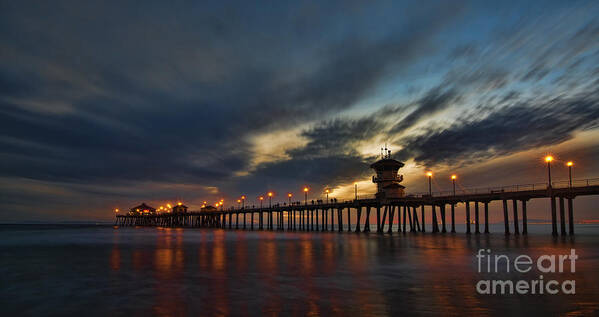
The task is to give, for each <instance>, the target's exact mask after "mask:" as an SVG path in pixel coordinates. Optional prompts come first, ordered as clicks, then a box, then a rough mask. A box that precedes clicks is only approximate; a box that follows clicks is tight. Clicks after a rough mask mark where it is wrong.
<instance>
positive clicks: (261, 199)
mask: <svg viewBox="0 0 599 317" xmlns="http://www.w3.org/2000/svg"><path fill="white" fill-rule="evenodd" d="M259 199H260V209H262V201H263V200H264V197H262V196H260V198H259Z"/></svg>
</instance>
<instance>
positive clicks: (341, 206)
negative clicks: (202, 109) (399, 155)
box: [115, 151, 599, 236]
mask: <svg viewBox="0 0 599 317" xmlns="http://www.w3.org/2000/svg"><path fill="white" fill-rule="evenodd" d="M548 163H550V162H549V161H548ZM569 166H570V165H569ZM401 167H403V163H401V162H399V161H396V160H394V159H392V158H391V155H390V151H389V153H384V154H383V155H382V158H381V159H380V160H379V161H377V162H375V163H374V164H372V165H371V168H373V169H374V170H375V172H376V176H373V179H372V180H373V182H374V183H376V184H377V193H376V195H375V197H374V198H371V199H354V200H351V201H342V202H338V201H337V200H336V199H335V200H332V201H331V200H328V198H327V201H318V202H317V203H312V204H309V203H308V201H307V199H306V201H305V203H304V204H301V203H299V202H298V203H290V204H286V203H284V204H282V205H281V204H276V205H274V206H272V205H269V206H266V207H259V208H256V207H251V208H247V207H240V208H233V209H229V210H222V209H221V210H218V209H216V208H206V210H203V211H189V212H187V211H186V212H171V213H162V214H130V215H117V216H116V223H115V224H116V225H119V226H162V227H200V228H223V229H244V230H281V231H285V230H286V231H338V232H343V231H353V232H370V230H371V226H370V216H371V214H372V213H374V214H375V216H376V232H378V233H392V232H394V230H395V232H404V233H407V232H426V231H427V230H430V231H431V232H433V233H437V232H440V233H445V232H451V233H455V232H456V217H455V208H456V206H457V205H458V204H464V205H465V218H466V219H464V222H462V223H465V224H466V233H467V234H471V233H474V234H481V233H482V234H487V233H489V204H490V203H491V202H493V201H499V202H501V203H502V206H503V220H504V232H505V234H510V233H513V234H527V233H528V223H527V221H528V219H527V202H528V201H529V200H531V199H548V200H549V206H550V208H549V210H550V213H551V224H552V227H551V228H552V234H553V235H554V236H557V235H559V234H561V235H568V234H569V235H573V234H574V209H573V200H574V199H575V198H576V197H577V196H586V195H599V178H597V179H584V180H571V179H570V180H569V181H565V182H551V183H550V182H547V183H538V184H526V185H512V186H503V187H493V188H476V189H464V190H458V191H456V190H455V186H454V190H453V191H446V192H432V191H431V189H430V179H431V177H432V174H429V175H428V176H429V192H428V193H420V194H407V195H406V194H405V192H404V191H405V187H404V186H402V185H401V184H400V183H401V181H402V180H403V176H402V175H399V174H398V170H399V169H400V168H401ZM452 179H454V180H455V178H452ZM454 184H455V183H454ZM566 207H567V219H566ZM558 208H559V221H558ZM510 209H511V213H510ZM427 213H429V214H430V215H431V217H430V219H431V223H430V224H426V222H425V219H426V218H425V214H427ZM510 214H511V216H510ZM352 215H355V217H352ZM396 215H397V222H396V223H397V226H396V227H395V228H394V222H395V216H396ZM352 218H354V219H355V220H356V221H355V223H352V222H351V220H352ZM240 219H241V220H240ZM483 220H484V222H483ZM256 221H257V223H256ZM481 222H482V223H481ZM510 223H511V226H510ZM558 223H559V228H558ZM520 224H521V225H522V227H520ZM566 224H567V225H566ZM427 225H428V228H427ZM558 229H559V230H558Z"/></svg>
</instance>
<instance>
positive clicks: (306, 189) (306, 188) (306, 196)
mask: <svg viewBox="0 0 599 317" xmlns="http://www.w3.org/2000/svg"><path fill="white" fill-rule="evenodd" d="M308 190H309V189H308V187H304V195H305V200H306V205H308Z"/></svg>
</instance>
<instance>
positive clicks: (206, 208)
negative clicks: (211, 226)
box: [200, 206, 218, 211]
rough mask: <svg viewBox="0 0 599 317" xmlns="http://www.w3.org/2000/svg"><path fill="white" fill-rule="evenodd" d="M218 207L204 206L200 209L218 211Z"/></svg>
mask: <svg viewBox="0 0 599 317" xmlns="http://www.w3.org/2000/svg"><path fill="white" fill-rule="evenodd" d="M217 210H218V209H217V208H216V207H214V206H204V207H202V208H200V211H217Z"/></svg>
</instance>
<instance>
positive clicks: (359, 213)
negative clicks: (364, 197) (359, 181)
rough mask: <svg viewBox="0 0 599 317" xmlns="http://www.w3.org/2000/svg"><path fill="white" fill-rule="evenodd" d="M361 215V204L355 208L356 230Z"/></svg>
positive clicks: (358, 226)
mask: <svg viewBox="0 0 599 317" xmlns="http://www.w3.org/2000/svg"><path fill="white" fill-rule="evenodd" d="M361 216H362V206H358V208H357V209H356V232H360V217H361Z"/></svg>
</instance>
